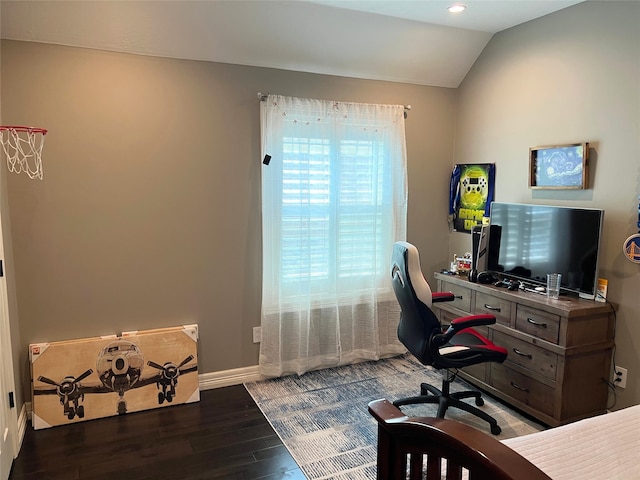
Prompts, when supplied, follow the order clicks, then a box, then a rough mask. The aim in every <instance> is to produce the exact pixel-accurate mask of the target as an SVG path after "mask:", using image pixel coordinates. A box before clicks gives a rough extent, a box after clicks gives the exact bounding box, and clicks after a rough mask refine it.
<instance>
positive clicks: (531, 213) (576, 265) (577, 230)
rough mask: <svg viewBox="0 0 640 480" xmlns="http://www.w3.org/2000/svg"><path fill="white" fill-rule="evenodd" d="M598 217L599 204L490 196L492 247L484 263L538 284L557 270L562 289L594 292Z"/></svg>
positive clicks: (600, 212)
mask: <svg viewBox="0 0 640 480" xmlns="http://www.w3.org/2000/svg"><path fill="white" fill-rule="evenodd" d="M603 217H604V211H603V210H599V209H587V208H573V207H556V206H545V205H526V204H517V203H499V202H493V203H492V204H491V225H492V230H491V240H490V242H491V243H492V244H494V245H495V248H494V253H493V256H494V257H495V256H496V253H495V252H498V253H497V258H489V259H488V264H489V268H490V269H491V270H493V271H497V272H500V273H503V274H505V275H507V276H510V277H515V278H517V279H519V280H524V281H530V282H532V283H536V284H542V285H545V284H546V281H547V273H560V274H562V282H561V288H562V289H563V290H565V291H567V290H570V291H573V292H577V293H579V294H582V295H583V296H586V297H589V298H594V297H595V293H596V288H597V277H598V249H599V246H600V236H601V232H602V221H603ZM493 226H497V227H498V228H493ZM494 231H495V235H496V236H498V237H499V238H494ZM498 244H499V248H498Z"/></svg>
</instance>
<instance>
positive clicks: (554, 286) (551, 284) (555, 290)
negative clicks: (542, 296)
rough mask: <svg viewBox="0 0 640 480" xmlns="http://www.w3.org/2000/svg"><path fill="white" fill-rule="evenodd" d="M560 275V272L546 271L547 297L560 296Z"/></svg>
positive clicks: (555, 297)
mask: <svg viewBox="0 0 640 480" xmlns="http://www.w3.org/2000/svg"><path fill="white" fill-rule="evenodd" d="M561 280H562V275H561V274H560V273H547V298H553V299H554V300H557V299H558V298H560V281H561Z"/></svg>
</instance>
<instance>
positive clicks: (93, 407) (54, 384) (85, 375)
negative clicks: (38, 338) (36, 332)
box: [29, 325, 200, 430]
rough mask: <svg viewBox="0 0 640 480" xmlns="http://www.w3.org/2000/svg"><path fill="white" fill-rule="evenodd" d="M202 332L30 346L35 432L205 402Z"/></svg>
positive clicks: (185, 329) (189, 329)
mask: <svg viewBox="0 0 640 480" xmlns="http://www.w3.org/2000/svg"><path fill="white" fill-rule="evenodd" d="M197 342H198V326H197V325H186V326H181V327H170V328H160V329H155V330H144V331H135V332H125V333H123V334H122V335H121V336H115V335H113V336H106V337H93V338H85V339H79V340H70V341H62V342H51V343H36V344H31V345H29V358H30V361H31V378H32V386H33V403H32V413H33V414H32V424H33V427H34V429H36V430H37V429H41V428H48V427H53V426H57V425H64V424H68V423H75V422H79V421H84V420H91V419H95V418H103V417H109V416H112V415H122V414H125V413H128V412H137V411H140V410H148V409H150V408H157V407H167V406H170V405H177V404H182V403H191V402H197V401H198V400H200V390H199V388H198V359H197V355H198V354H197Z"/></svg>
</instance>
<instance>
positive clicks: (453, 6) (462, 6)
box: [447, 3, 467, 13]
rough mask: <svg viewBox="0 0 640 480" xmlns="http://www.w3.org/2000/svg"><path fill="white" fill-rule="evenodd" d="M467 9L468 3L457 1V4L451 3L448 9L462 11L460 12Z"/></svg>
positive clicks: (453, 11)
mask: <svg viewBox="0 0 640 480" xmlns="http://www.w3.org/2000/svg"><path fill="white" fill-rule="evenodd" d="M466 9H467V7H466V5H461V4H459V3H457V4H455V5H451V6H450V7H449V8H448V9H447V10H449V11H450V12H451V13H460V12H464V11H465V10H466Z"/></svg>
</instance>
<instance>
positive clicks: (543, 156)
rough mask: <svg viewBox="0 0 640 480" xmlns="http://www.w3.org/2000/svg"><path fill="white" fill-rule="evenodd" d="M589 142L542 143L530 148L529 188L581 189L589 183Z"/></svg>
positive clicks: (585, 187)
mask: <svg viewBox="0 0 640 480" xmlns="http://www.w3.org/2000/svg"><path fill="white" fill-rule="evenodd" d="M588 166H589V144H588V143H587V142H582V143H570V144H566V145H545V146H541V147H531V148H530V149H529V188H532V189H548V190H571V189H573V190H584V189H587V188H588V186H589V176H588Z"/></svg>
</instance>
